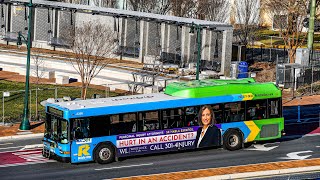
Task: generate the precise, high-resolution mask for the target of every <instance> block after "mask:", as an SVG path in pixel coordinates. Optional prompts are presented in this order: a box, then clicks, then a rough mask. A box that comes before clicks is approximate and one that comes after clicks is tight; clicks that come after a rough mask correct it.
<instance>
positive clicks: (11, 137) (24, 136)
mask: <svg viewBox="0 0 320 180" xmlns="http://www.w3.org/2000/svg"><path fill="white" fill-rule="evenodd" d="M39 137H43V133H37V134H24V135H15V136H4V137H0V142H1V141H8V140H20V139H32V138H39Z"/></svg>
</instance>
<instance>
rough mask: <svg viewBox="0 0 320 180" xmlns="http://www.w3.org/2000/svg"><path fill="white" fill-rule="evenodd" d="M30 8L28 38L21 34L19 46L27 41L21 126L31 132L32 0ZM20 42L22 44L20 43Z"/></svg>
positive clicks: (21, 128)
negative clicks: (29, 115) (29, 113)
mask: <svg viewBox="0 0 320 180" xmlns="http://www.w3.org/2000/svg"><path fill="white" fill-rule="evenodd" d="M27 6H28V7H29V24H28V37H27V39H25V38H24V37H23V36H22V34H21V32H19V36H18V45H21V44H22V42H21V37H23V38H24V40H25V41H27V51H28V52H27V66H26V86H25V95H24V108H23V118H22V121H21V124H20V127H19V129H20V130H30V122H29V119H28V112H29V102H28V101H29V76H30V48H31V25H32V0H30V1H29V4H28V5H27ZM19 41H20V42H19Z"/></svg>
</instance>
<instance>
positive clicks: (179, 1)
mask: <svg viewBox="0 0 320 180" xmlns="http://www.w3.org/2000/svg"><path fill="white" fill-rule="evenodd" d="M171 3H172V8H171V11H172V14H173V15H174V16H179V17H190V18H196V17H197V13H196V10H197V6H198V3H197V1H196V0H172V2H171Z"/></svg>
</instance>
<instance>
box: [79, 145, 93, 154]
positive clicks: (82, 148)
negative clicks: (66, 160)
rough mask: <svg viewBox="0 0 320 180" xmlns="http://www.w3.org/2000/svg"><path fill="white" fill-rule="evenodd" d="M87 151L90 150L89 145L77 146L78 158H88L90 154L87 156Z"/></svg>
mask: <svg viewBox="0 0 320 180" xmlns="http://www.w3.org/2000/svg"><path fill="white" fill-rule="evenodd" d="M89 149H90V146H89V144H84V145H81V146H79V149H78V157H82V156H90V154H89V152H88V151H89Z"/></svg>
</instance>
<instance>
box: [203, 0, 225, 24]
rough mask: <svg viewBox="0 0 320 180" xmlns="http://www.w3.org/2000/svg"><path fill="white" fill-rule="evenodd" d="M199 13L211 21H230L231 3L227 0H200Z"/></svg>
mask: <svg viewBox="0 0 320 180" xmlns="http://www.w3.org/2000/svg"><path fill="white" fill-rule="evenodd" d="M198 2H199V8H198V14H199V15H200V17H204V19H206V20H209V21H217V22H229V19H230V9H231V5H230V2H229V1H226V0H200V1H198Z"/></svg>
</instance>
